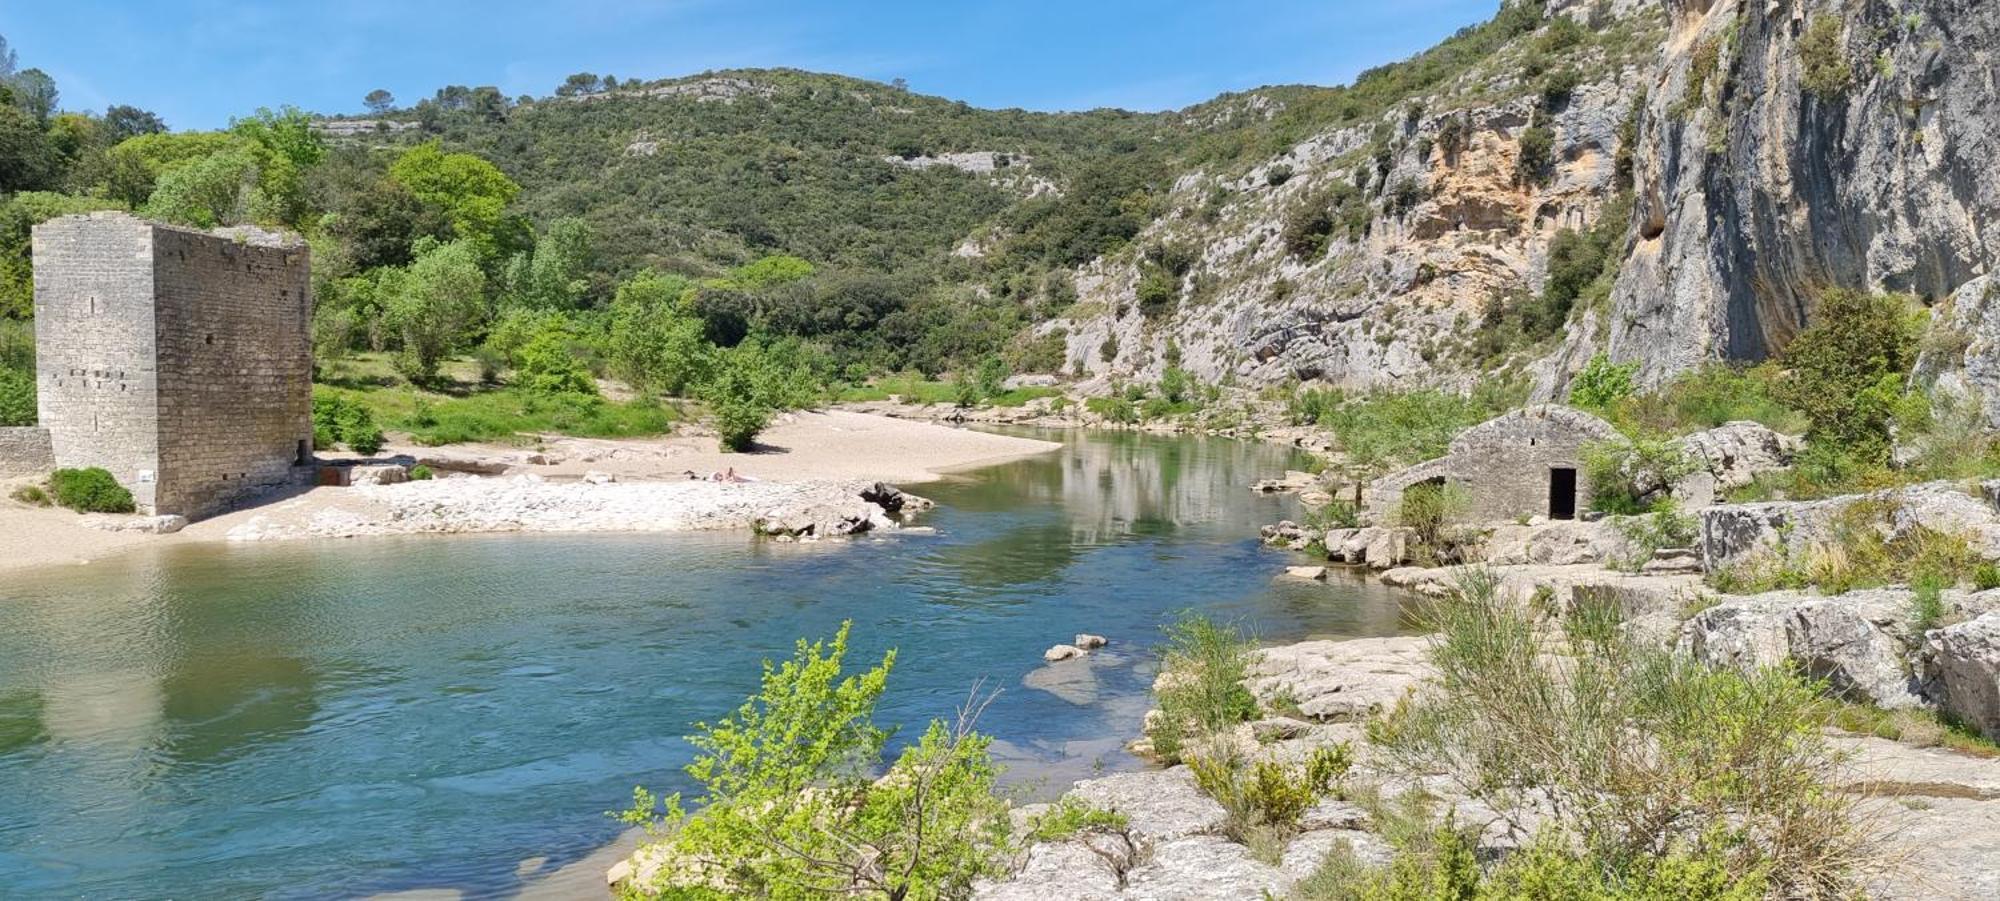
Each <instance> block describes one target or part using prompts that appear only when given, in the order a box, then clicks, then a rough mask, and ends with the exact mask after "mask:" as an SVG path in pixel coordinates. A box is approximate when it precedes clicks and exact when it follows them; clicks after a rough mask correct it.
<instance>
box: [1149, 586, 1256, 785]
mask: <svg viewBox="0 0 2000 901" xmlns="http://www.w3.org/2000/svg"><path fill="white" fill-rule="evenodd" d="M1166 633H1167V650H1166V658H1165V661H1164V663H1163V666H1162V669H1163V674H1164V676H1163V678H1162V679H1161V680H1160V683H1159V687H1158V688H1157V689H1156V690H1155V694H1156V696H1157V698H1156V699H1157V700H1158V701H1159V704H1160V716H1159V718H1158V719H1157V720H1156V721H1155V722H1154V724H1153V725H1152V727H1151V728H1149V729H1148V730H1147V733H1146V734H1147V737H1149V738H1151V739H1152V741H1153V751H1154V753H1156V754H1158V755H1159V756H1160V758H1161V759H1163V760H1167V761H1178V760H1180V759H1181V755H1182V754H1183V753H1184V752H1186V751H1187V750H1188V749H1189V748H1190V747H1191V746H1193V745H1194V744H1196V743H1197V742H1199V741H1200V740H1202V739H1204V738H1207V737H1208V736H1212V735H1215V734H1216V733H1218V732H1221V731H1223V730H1225V729H1229V728H1231V727H1233V726H1235V725H1236V724H1237V723H1245V722H1249V721H1250V720H1251V719H1253V718H1255V717H1256V716H1257V698H1256V697H1255V696H1254V695H1252V694H1250V689H1248V688H1245V687H1243V680H1244V678H1245V677H1247V676H1248V675H1249V669H1250V661H1251V658H1252V656H1253V655H1254V654H1255V653H1256V650H1255V648H1256V645H1255V643H1254V642H1252V641H1251V640H1250V638H1249V637H1248V636H1246V635H1245V634H1243V631H1242V630H1241V629H1239V628H1237V627H1236V626H1233V625H1225V624H1222V623H1218V622H1216V621H1214V620H1212V619H1209V618H1208V617H1206V616H1203V615H1201V614H1198V613H1188V614H1183V615H1182V616H1181V618H1180V619H1178V620H1176V621H1175V622H1174V623H1173V625H1170V626H1168V627H1167V629H1166Z"/></svg>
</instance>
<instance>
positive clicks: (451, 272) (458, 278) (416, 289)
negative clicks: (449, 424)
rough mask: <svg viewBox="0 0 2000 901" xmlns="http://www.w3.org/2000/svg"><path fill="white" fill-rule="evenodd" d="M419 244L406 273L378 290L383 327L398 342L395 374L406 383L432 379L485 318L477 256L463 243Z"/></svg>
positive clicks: (483, 278) (482, 276) (483, 277)
mask: <svg viewBox="0 0 2000 901" xmlns="http://www.w3.org/2000/svg"><path fill="white" fill-rule="evenodd" d="M421 243H422V246H421V247H420V248H419V249H418V252H417V257H416V259H415V260H414V261H412V262H411V263H410V266H409V268H408V269H407V270H405V271H403V272H401V273H398V274H397V276H396V277H394V278H391V279H387V280H385V281H386V284H385V285H384V286H383V287H384V289H385V295H386V296H385V298H384V300H385V308H384V311H383V312H384V314H385V316H384V320H385V323H386V324H387V325H388V326H389V328H391V329H392V330H394V331H395V332H396V333H397V335H399V336H400V338H401V340H402V349H401V351H400V352H399V353H398V354H397V356H396V368H397V370H398V371H400V372H402V373H403V374H404V375H405V376H406V377H408V378H410V379H411V380H412V381H427V380H429V379H432V378H435V377H436V376H437V370H438V364H439V363H441V362H443V361H444V359H445V357H447V356H449V355H451V354H452V353H453V352H455V351H457V350H458V349H460V348H461V347H463V346H464V345H465V342H466V341H467V340H468V339H469V338H470V337H471V335H472V333H473V331H474V330H475V329H476V328H478V327H479V325H480V324H481V322H483V321H484V319H485V317H486V273H485V272H484V271H483V270H481V269H480V268H479V252H478V251H477V250H476V249H474V248H473V246H472V245H471V244H470V243H468V242H466V241H453V242H451V243H448V244H438V243H435V242H429V241H426V242H421Z"/></svg>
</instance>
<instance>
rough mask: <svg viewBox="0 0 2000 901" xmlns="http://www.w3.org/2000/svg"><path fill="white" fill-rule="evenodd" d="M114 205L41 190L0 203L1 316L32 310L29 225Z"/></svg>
mask: <svg viewBox="0 0 2000 901" xmlns="http://www.w3.org/2000/svg"><path fill="white" fill-rule="evenodd" d="M117 207H118V204H116V203H115V202H112V201H108V200H98V199H96V198H91V197H71V196H68V195H66V194H50V193H45V192H41V191H23V192H21V193H19V194H15V195H14V196H12V197H9V198H7V200H6V202H4V203H0V317H8V316H12V317H16V318H21V319H26V318H28V317H29V316H30V315H32V313H33V311H34V303H35V283H34V267H33V265H32V264H31V262H30V261H29V259H28V240H29V234H30V230H31V229H33V228H34V227H35V226H37V225H40V224H42V223H44V222H47V221H49V220H50V219H54V218H56V217H57V216H67V215H69V214H71V213H87V212H90V211H92V210H106V209H116V208H117Z"/></svg>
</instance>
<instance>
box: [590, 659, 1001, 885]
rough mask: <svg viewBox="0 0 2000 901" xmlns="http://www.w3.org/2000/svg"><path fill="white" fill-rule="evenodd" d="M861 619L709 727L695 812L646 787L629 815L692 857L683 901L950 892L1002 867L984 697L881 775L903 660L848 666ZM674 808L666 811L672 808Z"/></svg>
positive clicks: (669, 880) (672, 869)
mask: <svg viewBox="0 0 2000 901" xmlns="http://www.w3.org/2000/svg"><path fill="white" fill-rule="evenodd" d="M848 629H849V626H848V625H847V624H843V625H842V626H841V628H840V631H839V632H838V633H836V634H835V635H834V637H833V639H832V640H831V642H814V643H812V644H807V643H806V642H804V641H800V642H799V643H798V646H797V649H796V651H795V652H794V655H793V658H792V659H791V660H790V661H787V662H785V663H783V664H781V665H773V664H771V663H768V662H767V663H766V664H765V665H764V677H763V686H762V689H761V690H760V691H759V692H758V693H757V694H756V695H753V696H752V697H751V698H750V699H749V700H747V701H745V702H744V703H743V706H741V707H740V708H738V709H737V710H736V712H735V713H733V714H731V715H729V716H727V717H724V718H723V719H722V720H721V721H720V722H717V723H715V724H713V725H708V724H698V725H697V726H696V727H695V728H696V730H697V731H696V734H694V735H692V736H689V737H688V742H689V743H690V744H692V745H693V746H694V747H695V750H696V752H697V754H696V756H695V758H694V761H693V762H692V763H689V764H688V765H687V767H686V768H685V769H686V772H687V774H688V776H689V777H691V778H692V779H693V780H694V782H695V783H697V784H698V785H700V786H701V792H702V794H701V796H700V797H699V798H698V799H697V807H698V809H697V810H695V811H694V812H692V813H690V812H689V811H688V810H686V809H684V808H683V807H682V805H681V799H680V796H679V795H675V796H672V797H669V798H666V799H664V800H662V799H657V798H655V796H654V795H652V794H651V793H650V792H647V791H646V790H645V789H643V788H641V789H636V790H634V793H633V806H632V808H631V809H630V810H628V811H627V812H626V813H625V814H624V817H623V819H624V820H625V821H626V822H627V823H630V824H633V825H637V826H642V827H645V828H646V830H647V832H648V840H649V841H650V842H652V843H653V844H655V845H656V847H657V849H658V851H659V852H661V853H663V854H665V855H667V856H668V858H669V859H670V860H672V861H675V862H676V863H677V864H678V865H668V866H664V867H661V869H660V875H659V879H660V880H661V882H660V884H655V885H648V886H639V887H638V888H639V889H640V890H642V891H645V892H650V893H658V894H663V895H668V896H672V897H746V896H747V897H766V898H818V897H832V896H854V897H888V898H904V897H908V898H950V897H962V896H964V895H966V894H968V893H969V892H970V889H971V884H972V881H973V880H974V879H975V878H978V877H980V876H986V875H997V874H998V873H999V872H1000V871H1001V867H1002V855H1003V851H1004V848H1005V844H1006V840H1007V833H1008V828H1009V824H1008V818H1007V810H1006V805H1005V803H1004V802H1002V801H1001V800H1000V799H998V798H997V797H995V795H994V794H993V788H994V780H995V778H996V776H997V770H996V767H995V766H994V764H993V761H992V757H991V753H990V747H991V744H992V740H991V739H989V738H987V737H986V736H983V735H981V734H979V733H978V732H976V731H974V730H973V725H974V724H975V722H976V719H977V713H978V706H979V705H977V704H973V705H968V708H967V709H966V710H963V711H961V712H960V715H959V716H958V718H957V720H956V721H955V722H951V723H948V722H946V721H944V720H935V721H933V722H932V723H931V724H930V727H929V728H928V729H927V730H925V732H924V734H923V736H922V737H921V738H920V739H919V740H918V741H917V742H916V743H915V744H914V745H912V746H910V747H909V748H907V749H905V750H904V752H903V753H902V755H901V756H900V757H898V758H897V759H896V761H895V763H894V764H892V765H890V766H888V767H887V772H886V774H881V778H879V779H878V778H877V775H878V773H880V769H879V768H880V766H881V764H882V762H883V750H884V745H885V744H886V742H887V741H888V738H889V732H888V731H887V730H884V729H882V728H879V727H877V726H876V725H875V722H874V714H875V706H876V703H877V701H879V700H880V698H881V695H882V691H883V689H884V687H885V686H886V685H887V684H888V679H889V673H890V670H891V669H892V668H893V667H894V665H895V660H896V654H895V652H894V651H890V652H888V653H887V654H885V655H883V658H882V662H881V663H880V664H878V665H877V666H875V667H873V668H872V669H869V670H867V671H866V672H862V673H858V674H849V673H847V672H846V671H845V669H844V663H845V659H846V656H847V638H848ZM662 807H664V815H660V813H659V811H660V810H661V808H662Z"/></svg>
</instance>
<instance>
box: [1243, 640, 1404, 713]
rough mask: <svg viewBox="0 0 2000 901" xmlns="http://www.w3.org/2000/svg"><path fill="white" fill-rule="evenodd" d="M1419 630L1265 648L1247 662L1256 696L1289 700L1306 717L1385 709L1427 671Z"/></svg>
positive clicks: (1251, 688)
mask: <svg viewBox="0 0 2000 901" xmlns="http://www.w3.org/2000/svg"><path fill="white" fill-rule="evenodd" d="M1429 647H1430V646H1429V642H1428V640H1427V639H1425V638H1423V637H1421V636H1399V637H1394V638H1361V639H1355V640H1352V641H1307V642H1301V643H1299V644H1293V645H1284V646H1282V647H1275V648H1266V649H1265V650H1264V651H1263V652H1261V653H1260V654H1259V655H1258V659H1257V660H1256V662H1254V663H1252V664H1251V665H1250V679H1249V682H1248V685H1249V687H1250V691H1251V693H1253V694H1255V695H1256V696H1257V698H1258V700H1260V701H1262V702H1264V703H1266V704H1271V703H1274V702H1276V701H1278V700H1290V701H1294V702H1296V703H1297V704H1298V708H1299V712H1300V713H1301V714H1303V715H1304V716H1305V717H1306V718H1307V719H1310V720H1319V721H1330V720H1346V719H1358V718H1362V717H1366V716H1369V715H1371V714H1373V713H1375V712H1376V711H1379V710H1384V709H1387V708H1388V707H1390V706H1391V705H1393V704H1395V703H1396V701H1397V699H1399V698H1401V697H1403V695H1404V694H1405V693H1407V692H1409V691H1410V690H1412V689H1414V688H1415V687H1416V686H1417V684H1418V683H1419V682H1421V681H1423V680H1424V679H1425V678H1427V677H1428V675H1429V673H1430V664H1429V663H1428V662H1427V659H1426V658H1427V654H1428V651H1429Z"/></svg>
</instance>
